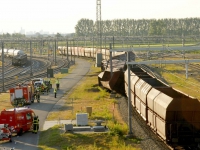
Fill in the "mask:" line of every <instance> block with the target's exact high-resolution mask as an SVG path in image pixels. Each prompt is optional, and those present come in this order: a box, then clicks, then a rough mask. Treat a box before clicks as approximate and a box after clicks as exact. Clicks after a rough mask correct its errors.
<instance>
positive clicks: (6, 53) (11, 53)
mask: <svg viewBox="0 0 200 150" xmlns="http://www.w3.org/2000/svg"><path fill="white" fill-rule="evenodd" d="M3 52H4V56H6V57H13V56H17V55H23V54H24V51H22V50H18V49H4V51H3ZM0 55H2V49H1V50H0Z"/></svg>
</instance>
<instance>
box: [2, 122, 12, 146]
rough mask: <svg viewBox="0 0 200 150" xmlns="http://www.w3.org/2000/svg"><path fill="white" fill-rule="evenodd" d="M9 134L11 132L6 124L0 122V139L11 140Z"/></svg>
mask: <svg viewBox="0 0 200 150" xmlns="http://www.w3.org/2000/svg"><path fill="white" fill-rule="evenodd" d="M11 136H12V134H11V132H10V129H9V128H8V124H0V141H5V140H8V141H10V142H12V140H11Z"/></svg>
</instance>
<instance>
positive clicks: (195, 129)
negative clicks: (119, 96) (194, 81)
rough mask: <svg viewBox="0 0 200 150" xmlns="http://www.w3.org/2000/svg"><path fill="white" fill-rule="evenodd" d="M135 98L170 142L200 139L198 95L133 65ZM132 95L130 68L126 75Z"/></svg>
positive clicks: (140, 110)
mask: <svg viewBox="0 0 200 150" xmlns="http://www.w3.org/2000/svg"><path fill="white" fill-rule="evenodd" d="M130 80H131V85H130V87H131V102H132V105H133V107H135V109H136V110H137V112H138V113H139V114H140V115H141V117H142V118H143V119H144V120H145V121H146V122H147V124H148V125H149V126H150V127H151V128H152V129H153V130H154V131H155V133H156V134H158V135H159V136H160V137H162V139H164V140H165V141H166V142H168V143H187V142H189V143H193V142H197V143H198V142H200V102H199V101H198V99H195V98H193V97H190V96H188V95H185V94H184V93H182V92H180V91H178V90H176V89H174V88H172V87H170V86H168V85H166V84H165V83H163V82H162V81H160V80H158V79H156V78H153V77H152V76H151V75H149V74H148V73H147V72H145V71H144V70H142V69H141V68H139V67H137V66H134V67H133V68H132V69H131V77H130ZM124 81H125V93H126V94H127V95H128V71H127V70H126V72H125V75H124Z"/></svg>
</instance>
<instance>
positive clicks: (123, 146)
mask: <svg viewBox="0 0 200 150" xmlns="http://www.w3.org/2000/svg"><path fill="white" fill-rule="evenodd" d="M41 137H42V139H41ZM138 143H140V141H139V140H137V139H126V138H125V137H123V136H118V135H113V134H110V133H84V134H79V133H61V131H60V129H59V127H58V126H54V127H53V128H51V129H48V130H46V131H42V132H41V133H40V141H39V149H42V150H58V149H60V150H100V149H102V150H138V149H139V148H138Z"/></svg>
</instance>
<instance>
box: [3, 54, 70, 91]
mask: <svg viewBox="0 0 200 150" xmlns="http://www.w3.org/2000/svg"><path fill="white" fill-rule="evenodd" d="M29 63H30V62H29ZM52 63H53V60H52V59H50V60H46V59H44V57H34V58H33V60H32V73H33V75H32V76H31V75H30V74H31V68H30V66H29V64H27V65H26V66H25V67H16V68H14V69H13V68H12V69H8V70H5V72H4V89H5V91H7V90H8V89H9V88H10V87H13V85H17V84H18V83H23V82H26V81H30V80H31V78H39V77H40V78H44V77H46V76H47V74H46V71H47V68H51V66H52ZM66 66H69V62H68V61H66V60H63V59H59V58H58V60H57V64H56V66H55V67H54V73H57V72H59V71H60V68H62V67H66ZM0 79H1V80H0V84H3V81H2V76H1V75H0ZM0 91H3V87H2V86H1V87H0Z"/></svg>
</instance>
